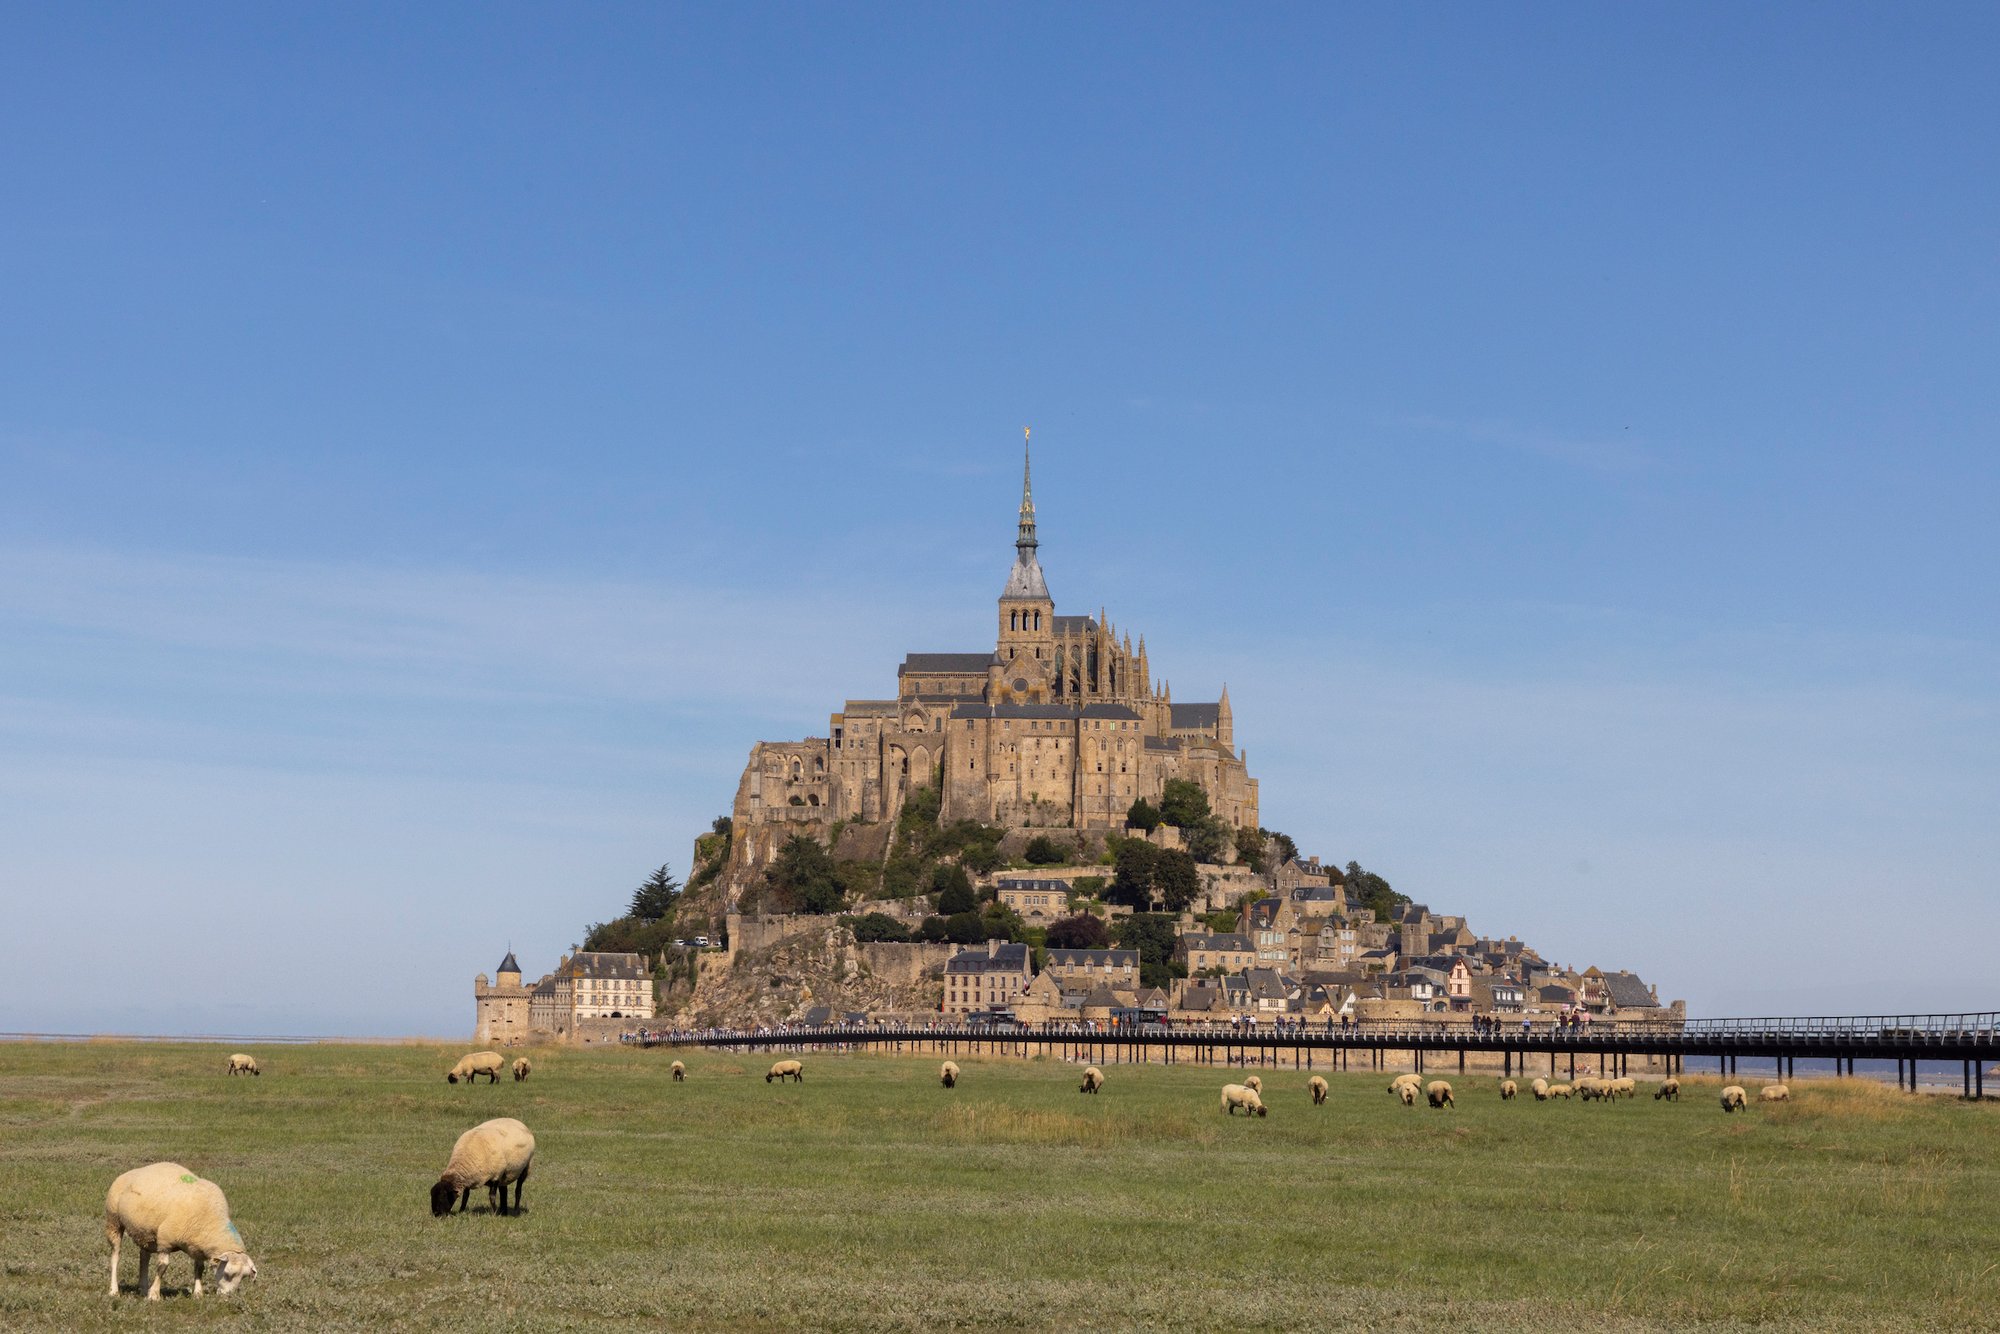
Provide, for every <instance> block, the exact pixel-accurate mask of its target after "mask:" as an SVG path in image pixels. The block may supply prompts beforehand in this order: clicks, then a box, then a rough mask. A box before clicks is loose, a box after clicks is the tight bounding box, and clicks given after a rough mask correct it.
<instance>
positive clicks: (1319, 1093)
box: [1306, 1075, 1326, 1107]
mask: <svg viewBox="0 0 2000 1334" xmlns="http://www.w3.org/2000/svg"><path fill="white" fill-rule="evenodd" d="M1306 1091H1307V1092H1308V1093H1310V1094H1312V1095H1313V1106H1315V1107H1317V1106H1319V1105H1320V1104H1321V1103H1323V1102H1325V1101H1326V1081H1325V1080H1324V1079H1321V1078H1320V1077H1319V1076H1318V1075H1314V1076H1313V1077H1312V1078H1311V1079H1308V1080H1307V1081H1306Z"/></svg>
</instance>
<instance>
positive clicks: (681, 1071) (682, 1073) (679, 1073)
mask: <svg viewBox="0 0 2000 1334" xmlns="http://www.w3.org/2000/svg"><path fill="white" fill-rule="evenodd" d="M668 1068H669V1069H670V1070H672V1071H673V1075H674V1083H676V1084H678V1083H680V1082H681V1081H682V1080H684V1079H686V1078H687V1077H688V1068H687V1067H686V1066H684V1065H682V1064H681V1063H680V1062H679V1061H675V1062H674V1063H673V1064H672V1065H671V1066H669V1067H668Z"/></svg>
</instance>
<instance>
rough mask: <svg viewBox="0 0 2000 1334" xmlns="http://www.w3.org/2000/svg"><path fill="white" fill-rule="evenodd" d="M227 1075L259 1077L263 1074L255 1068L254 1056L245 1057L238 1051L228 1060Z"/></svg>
mask: <svg viewBox="0 0 2000 1334" xmlns="http://www.w3.org/2000/svg"><path fill="white" fill-rule="evenodd" d="M229 1073H230V1074H232V1075H261V1074H263V1073H264V1072H263V1071H262V1070H259V1069H258V1068H257V1058H256V1057H255V1056H250V1055H246V1054H245V1053H243V1052H240V1051H239V1052H237V1053H236V1054H235V1055H234V1056H231V1057H230V1058H229Z"/></svg>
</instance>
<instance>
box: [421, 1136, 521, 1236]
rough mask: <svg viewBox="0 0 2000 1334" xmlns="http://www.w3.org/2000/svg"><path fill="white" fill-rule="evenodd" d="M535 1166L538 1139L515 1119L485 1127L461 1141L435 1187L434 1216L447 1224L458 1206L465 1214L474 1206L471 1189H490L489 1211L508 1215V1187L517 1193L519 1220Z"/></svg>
mask: <svg viewBox="0 0 2000 1334" xmlns="http://www.w3.org/2000/svg"><path fill="white" fill-rule="evenodd" d="M534 1161H535V1137H534V1136H533V1135H531V1134H529V1133H528V1128H527V1127H526V1126H524V1125H522V1124H521V1123H520V1122H519V1121H516V1120H515V1119H514V1118H513V1117H511V1116H496V1117H495V1118H493V1119H492V1120H491V1121H482V1122H480V1123H479V1124H478V1125H476V1126H474V1127H473V1128H472V1129H470V1130H468V1131H466V1132H465V1133H464V1134H463V1135H460V1136H459V1137H458V1142H457V1143H456V1144H454V1145H452V1146H451V1158H450V1160H449V1161H448V1162H446V1163H445V1165H444V1172H443V1173H442V1174H441V1175H440V1176H439V1177H438V1179H437V1184H436V1185H434V1186H432V1187H431V1216H432V1217H434V1218H443V1217H444V1216H445V1215H446V1214H448V1213H450V1212H451V1206H452V1204H453V1203H454V1202H456V1203H457V1205H458V1211H459V1212H460V1213H464V1212H465V1211H466V1210H467V1209H469V1208H470V1207H471V1205H472V1188H473V1187H474V1186H484V1187H486V1205H487V1207H488V1208H489V1209H492V1210H493V1212H495V1213H497V1214H501V1215H503V1216H504V1215H505V1214H506V1213H507V1212H508V1209H507V1187H508V1185H509V1184H510V1183H511V1184H512V1185H513V1187H514V1209H513V1212H514V1213H515V1214H519V1213H520V1212H521V1188H522V1187H523V1186H525V1185H526V1184H527V1182H528V1168H529V1167H530V1166H531V1165H532V1164H533V1163H534Z"/></svg>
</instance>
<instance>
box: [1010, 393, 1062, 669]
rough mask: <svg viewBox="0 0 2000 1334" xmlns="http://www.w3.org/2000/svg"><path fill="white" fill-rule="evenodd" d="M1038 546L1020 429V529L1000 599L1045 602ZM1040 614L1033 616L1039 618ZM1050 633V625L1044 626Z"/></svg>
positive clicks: (1024, 439)
mask: <svg viewBox="0 0 2000 1334" xmlns="http://www.w3.org/2000/svg"><path fill="white" fill-rule="evenodd" d="M1039 545H1041V544H1040V543H1038V542H1037V541H1035V495H1034V491H1033V488H1032V483H1031V478H1030V475H1029V472H1028V431H1027V428H1026V427H1023V428H1021V528H1020V532H1019V533H1018V534H1017V535H1016V536H1015V538H1014V568H1013V569H1012V570H1011V571H1009V573H1008V575H1007V586H1006V588H1004V589H1002V590H1001V592H1000V600H1001V601H1002V602H1006V601H1009V600H1020V599H1031V600H1033V601H1037V602H1046V601H1048V596H1049V586H1048V582H1047V581H1046V580H1045V579H1043V578H1042V566H1041V562H1040V561H1038V560H1037V559H1035V548H1036V547H1037V546H1039ZM1041 614H1042V613H1040V612H1036V613H1034V615H1035V616H1036V617H1040V616H1041ZM1033 626H1034V628H1035V629H1036V630H1038V631H1039V630H1041V629H1043V628H1044V627H1042V625H1041V622H1040V620H1039V619H1037V620H1035V621H1034V622H1033ZM1046 628H1047V629H1048V630H1049V631H1051V632H1052V631H1053V630H1054V628H1055V627H1054V625H1053V624H1051V625H1049V626H1048V627H1046Z"/></svg>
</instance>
